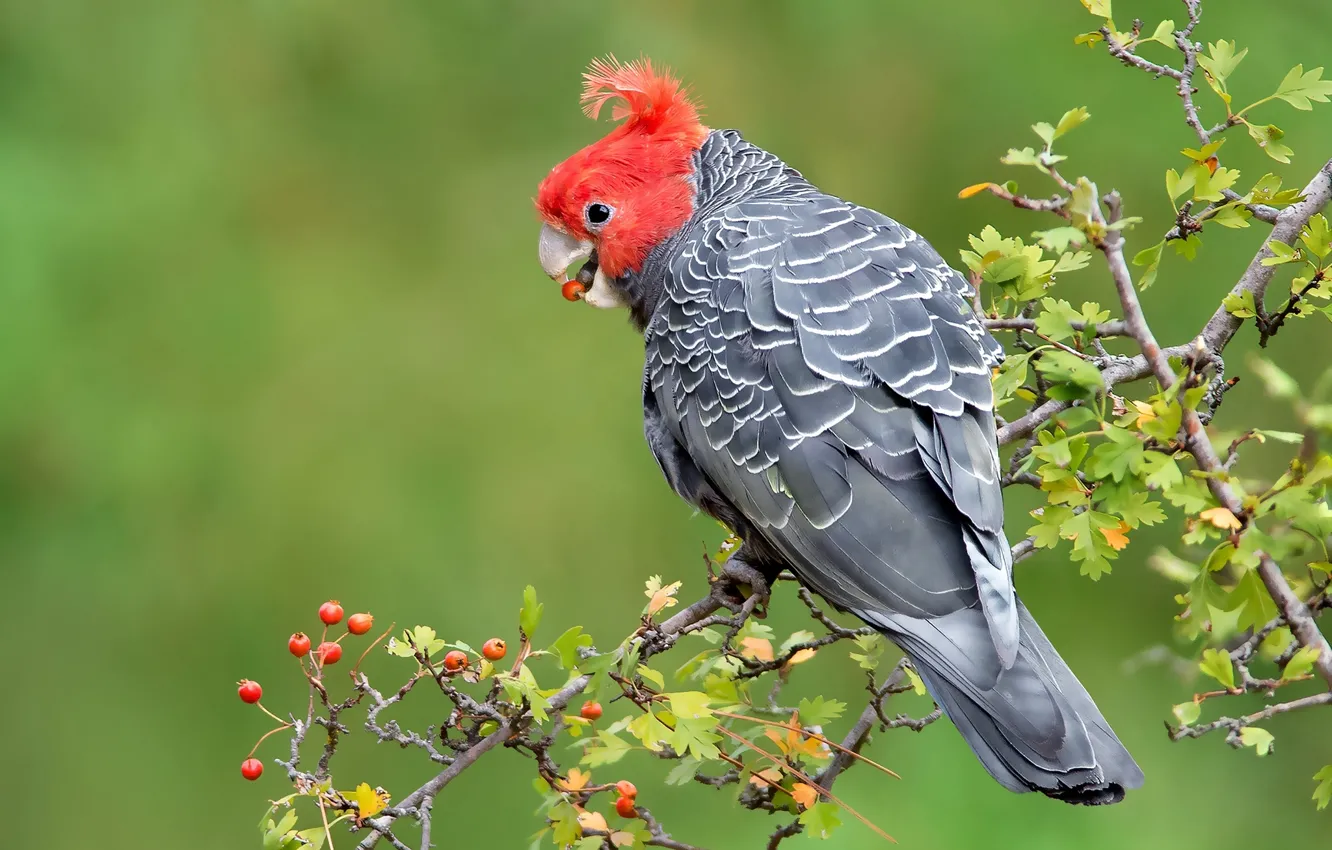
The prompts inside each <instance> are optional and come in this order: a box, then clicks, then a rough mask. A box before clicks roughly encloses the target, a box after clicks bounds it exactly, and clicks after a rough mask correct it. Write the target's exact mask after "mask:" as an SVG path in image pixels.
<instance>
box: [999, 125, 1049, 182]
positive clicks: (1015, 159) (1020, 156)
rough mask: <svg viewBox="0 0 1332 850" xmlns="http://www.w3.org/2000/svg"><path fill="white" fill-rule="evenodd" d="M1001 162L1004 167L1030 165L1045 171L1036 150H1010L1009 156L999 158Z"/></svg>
mask: <svg viewBox="0 0 1332 850" xmlns="http://www.w3.org/2000/svg"><path fill="white" fill-rule="evenodd" d="M1046 126H1047V127H1048V126H1049V125H1048V124H1047V125H1046ZM1033 129H1034V128H1033ZM999 161H1000V162H1002V163H1003V164H1004V165H1030V166H1032V167H1034V168H1039V169H1040V170H1042V171H1044V170H1045V166H1043V165H1041V160H1040V157H1039V156H1037V154H1036V149H1035V148H1022V149H1021V150H1019V149H1018V148H1009V149H1008V153H1007V154H1005V155H1004V156H1001V157H999Z"/></svg>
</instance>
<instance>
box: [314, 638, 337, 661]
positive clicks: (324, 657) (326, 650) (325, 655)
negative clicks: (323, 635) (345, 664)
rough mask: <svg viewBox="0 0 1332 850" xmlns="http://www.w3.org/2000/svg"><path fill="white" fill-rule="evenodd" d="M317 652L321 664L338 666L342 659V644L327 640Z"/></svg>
mask: <svg viewBox="0 0 1332 850" xmlns="http://www.w3.org/2000/svg"><path fill="white" fill-rule="evenodd" d="M315 652H316V653H317V654H318V656H319V663H320V664H337V663H338V661H339V659H341V658H342V644H340V643H334V642H333V641H331V640H326V641H324V642H323V643H321V644H319V649H317V650H315Z"/></svg>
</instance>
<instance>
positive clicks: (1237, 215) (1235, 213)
mask: <svg viewBox="0 0 1332 850" xmlns="http://www.w3.org/2000/svg"><path fill="white" fill-rule="evenodd" d="M1251 218H1253V213H1251V212H1249V210H1248V209H1247V208H1245V207H1243V206H1240V205H1239V204H1226V205H1225V206H1224V207H1218V208H1217V210H1216V212H1214V213H1212V217H1211V218H1209V219H1208V221H1214V222H1216V223H1217V224H1219V225H1221V226H1222V227H1229V228H1230V229H1232V230H1236V229H1239V228H1242V227H1248V226H1249V219H1251Z"/></svg>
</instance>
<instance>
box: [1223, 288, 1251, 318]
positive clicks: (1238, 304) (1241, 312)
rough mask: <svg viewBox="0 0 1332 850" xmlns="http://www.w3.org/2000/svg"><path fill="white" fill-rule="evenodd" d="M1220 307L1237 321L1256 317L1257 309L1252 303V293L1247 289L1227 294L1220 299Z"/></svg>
mask: <svg viewBox="0 0 1332 850" xmlns="http://www.w3.org/2000/svg"><path fill="white" fill-rule="evenodd" d="M1221 305H1222V306H1223V307H1225V308H1226V312H1227V313H1229V314H1230V315H1232V316H1234V317H1235V318H1237V319H1252V318H1253V317H1254V316H1256V315H1258V307H1257V305H1255V304H1254V303H1253V292H1252V291H1250V290H1248V289H1245V290H1242V291H1240V292H1239V293H1235V292H1231V293H1229V294H1228V295H1226V297H1225V298H1222V299H1221Z"/></svg>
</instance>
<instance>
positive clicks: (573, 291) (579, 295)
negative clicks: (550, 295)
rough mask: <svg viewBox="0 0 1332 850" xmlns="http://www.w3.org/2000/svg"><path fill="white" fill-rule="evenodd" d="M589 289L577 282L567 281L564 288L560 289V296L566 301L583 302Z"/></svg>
mask: <svg viewBox="0 0 1332 850" xmlns="http://www.w3.org/2000/svg"><path fill="white" fill-rule="evenodd" d="M586 292H587V287H586V286H583V285H582V284H581V283H579V282H578V281H576V280H566V281H565V282H564V286H561V287H560V294H561V295H563V296H564V300H565V301H582V300H583V295H584V293H586Z"/></svg>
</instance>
